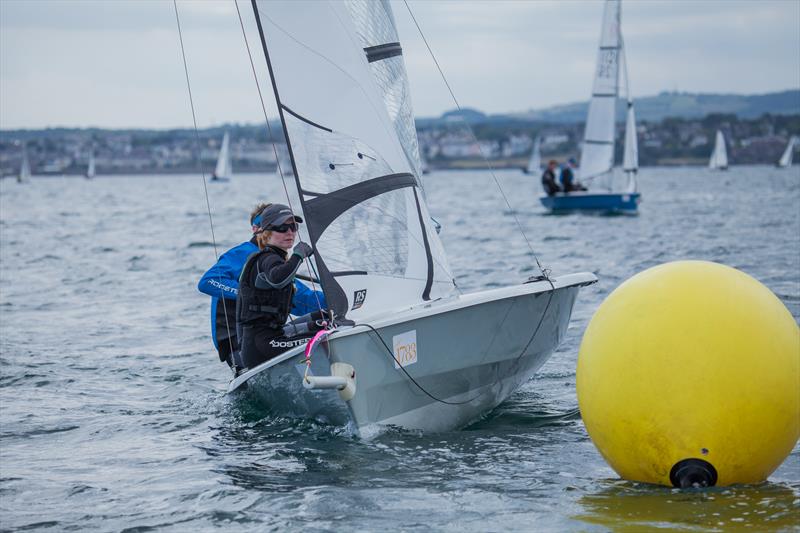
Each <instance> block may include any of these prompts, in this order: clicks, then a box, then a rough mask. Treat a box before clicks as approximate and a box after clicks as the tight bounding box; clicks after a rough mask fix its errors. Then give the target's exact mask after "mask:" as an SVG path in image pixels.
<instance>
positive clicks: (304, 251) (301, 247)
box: [292, 241, 314, 260]
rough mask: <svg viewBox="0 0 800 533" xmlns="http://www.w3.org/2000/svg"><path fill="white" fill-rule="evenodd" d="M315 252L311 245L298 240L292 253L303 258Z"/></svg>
mask: <svg viewBox="0 0 800 533" xmlns="http://www.w3.org/2000/svg"><path fill="white" fill-rule="evenodd" d="M313 254H314V249H313V248H312V247H311V245H310V244H308V243H305V242H302V241H301V242H298V243H297V246H295V247H294V250H292V255H296V256H297V257H299V258H300V259H301V260H303V259H305V258H306V257H308V256H310V255H313Z"/></svg>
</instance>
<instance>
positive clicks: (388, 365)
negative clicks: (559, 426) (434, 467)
mask: <svg viewBox="0 0 800 533" xmlns="http://www.w3.org/2000/svg"><path fill="white" fill-rule="evenodd" d="M596 280H597V279H596V278H595V276H594V275H593V274H588V273H584V274H573V275H569V276H564V277H563V278H559V279H558V280H554V281H553V283H554V287H555V290H553V289H552V288H551V286H550V284H549V283H548V282H547V281H537V282H533V283H527V284H524V285H518V286H514V287H507V288H503V289H497V290H493V291H485V292H481V293H477V294H470V295H462V296H459V297H456V298H451V299H448V300H443V301H438V302H431V303H428V304H424V305H422V306H417V307H415V308H412V309H409V310H407V311H405V312H402V313H393V314H391V315H385V316H383V317H378V318H376V319H375V320H373V321H371V323H370V326H372V328H374V329H371V328H369V327H367V326H365V325H357V326H356V327H353V328H347V329H343V330H340V331H337V332H335V333H333V334H332V335H331V336H330V337H329V341H328V342H327V343H322V344H320V345H319V346H318V347H317V348H316V349H315V351H314V353H313V355H312V365H311V373H312V374H313V375H316V376H328V375H330V365H331V363H346V364H348V365H351V366H352V367H353V368H354V369H355V373H356V393H355V396H354V397H353V398H352V399H350V400H349V401H344V400H342V399H341V398H340V396H339V393H338V392H337V391H335V390H308V389H305V388H304V387H303V383H302V376H303V372H304V370H305V358H304V355H303V348H302V347H299V348H295V349H293V350H291V351H289V352H287V353H285V354H283V355H281V356H279V357H277V358H275V359H272V360H270V361H267V362H266V363H264V364H262V365H260V366H258V367H256V368H253V369H251V370H249V371H248V372H246V373H244V374H242V375H240V376H239V377H237V378H236V379H234V380H233V381H232V382H231V383H230V386H229V392H234V391H235V392H236V393H237V394H241V395H245V396H247V397H248V404H249V405H252V404H253V401H255V402H256V404H262V405H265V406H266V407H267V408H268V409H269V411H270V412H272V413H274V414H277V415H280V416H289V417H302V418H312V419H316V420H319V421H322V422H325V423H330V424H335V425H349V426H350V427H352V428H353V429H354V430H356V432H359V433H363V432H364V430H365V429H366V428H369V427H372V426H384V425H395V426H400V427H404V428H409V429H417V430H423V431H446V430H451V429H456V428H459V427H463V426H464V425H466V424H469V423H470V422H473V421H475V420H477V419H479V418H480V417H481V416H483V415H485V414H486V413H487V412H489V411H490V410H491V409H493V408H494V407H496V406H497V405H498V404H500V403H501V402H502V401H504V400H505V399H506V398H508V396H509V395H510V394H512V393H513V392H514V391H515V390H516V389H517V388H518V387H519V386H520V385H521V384H522V383H524V382H525V381H527V380H528V379H530V378H531V377H532V376H533V374H534V373H535V372H536V371H537V370H538V369H539V368H540V367H541V366H542V365H543V364H544V362H545V361H546V360H547V359H548V357H549V356H550V354H551V353H552V352H553V351H554V350H555V348H556V347H557V346H558V344H559V343H560V341H561V340H562V339H563V337H564V334H565V333H566V330H567V327H568V325H569V319H570V316H571V313H572V307H573V304H574V302H575V298H576V297H577V293H578V290H579V288H580V287H582V286H585V285H589V284H592V283H594V282H595V281H596ZM378 335H380V338H379V337H378ZM381 339H382V341H383V342H381ZM411 340H413V341H414V348H415V353H416V361H415V362H413V363H411V364H408V365H407V366H405V367H404V368H405V370H406V371H407V372H408V374H409V375H410V376H411V378H413V379H414V380H415V381H416V383H414V381H412V379H411V378H409V375H406V374H405V373H404V372H403V371H402V370H401V369H399V367H397V365H396V364H395V359H394V358H393V354H392V352H391V350H394V349H395V346H396V345H397V342H398V341H399V342H401V343H410V341H411ZM383 343H385V345H384V344H383ZM398 353H400V352H398ZM245 385H246V386H245Z"/></svg>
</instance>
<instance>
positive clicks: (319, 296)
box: [292, 280, 328, 316]
mask: <svg viewBox="0 0 800 533" xmlns="http://www.w3.org/2000/svg"><path fill="white" fill-rule="evenodd" d="M294 287H295V289H296V291H295V293H294V299H293V300H292V314H293V315H296V316H300V315H306V314H308V313H313V312H314V311H319V308H320V306H322V308H323V309H327V308H328V303H327V302H326V301H325V295H324V294H323V293H322V291H314V290H311V289H310V288H308V286H306V285H305V284H304V283H303V282H301V281H299V280H294Z"/></svg>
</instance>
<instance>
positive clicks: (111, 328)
mask: <svg viewBox="0 0 800 533" xmlns="http://www.w3.org/2000/svg"><path fill="white" fill-rule="evenodd" d="M496 177H497V180H498V181H499V183H500V184H501V186H502V188H503V191H504V193H505V196H506V197H507V198H508V199H509V201H510V204H511V205H510V206H508V205H506V204H505V202H504V200H503V198H502V195H501V193H500V191H499V190H498V188H497V186H496V185H495V182H494V179H493V178H492V177H491V176H490V175H488V174H487V173H485V172H455V171H454V172H439V173H434V174H432V175H430V176H426V177H425V187H426V195H427V198H428V203H429V205H430V210H431V213H432V214H433V216H434V217H436V218H437V219H438V220H439V221H440V222H441V223H442V225H443V230H442V233H441V237H442V240H443V242H444V245H445V248H446V249H447V251H448V255H449V259H450V262H451V266H452V268H453V270H454V272H455V274H456V276H457V278H458V282H459V287H460V288H461V290H463V291H465V292H469V291H476V290H481V289H488V288H493V287H499V286H503V285H507V284H512V283H519V282H522V281H524V280H525V279H527V277H528V276H530V275H532V274H535V273H537V272H536V270H537V269H536V267H535V261H534V259H533V257H532V256H531V254H530V250H529V246H528V244H527V243H526V240H525V239H524V238H523V237H522V235H521V232H520V229H519V228H518V227H517V221H518V222H519V224H520V225H521V227H522V230H523V231H524V232H525V234H526V236H527V240H528V241H529V243H530V247H531V248H532V249H533V250H534V252H535V253H536V254H537V257H538V259H539V261H540V262H541V263H542V266H543V267H545V268H548V269H550V270H551V271H552V273H553V275H554V276H558V275H559V274H565V273H570V272H578V271H592V272H594V273H596V274H597V277H598V278H599V282H598V283H597V284H595V285H593V286H590V287H586V288H584V289H582V290H581V292H580V294H579V296H578V300H577V302H576V304H575V308H574V312H573V317H572V322H571V325H570V328H569V331H568V333H567V336H566V339H565V340H564V342H563V343H562V345H561V346H560V347H559V349H558V350H557V351H556V353H555V354H553V356H552V358H551V359H550V360H549V362H547V363H546V364H545V366H544V367H543V368H542V369H541V371H540V372H539V373H538V374H537V376H536V377H535V378H534V379H533V380H531V381H530V382H528V383H526V384H525V385H524V386H523V387H522V388H521V389H520V390H519V391H518V392H517V393H516V394H514V395H513V396H512V397H511V398H510V399H509V400H508V401H506V402H505V403H503V404H502V405H500V406H499V407H498V408H497V409H495V410H494V411H493V412H492V413H490V414H489V415H488V416H487V417H486V418H485V419H484V420H482V421H480V422H478V423H476V424H474V425H472V426H470V427H468V428H464V429H461V430H459V431H451V432H447V433H441V434H420V433H417V432H406V431H397V430H392V431H387V432H384V433H381V434H378V435H375V436H372V437H371V438H369V439H365V438H355V437H353V435H352V434H351V433H349V432H348V431H347V429H346V428H337V427H328V426H324V425H320V424H318V423H315V422H312V421H294V420H286V419H280V418H275V417H270V416H266V417H265V416H264V413H263V412H260V411H259V410H258V409H255V408H252V407H249V406H246V405H237V403H236V402H234V401H232V400H231V399H230V398H229V397H227V396H226V395H225V393H224V391H225V387H226V385H227V383H228V380H229V379H230V374H229V371H228V369H227V367H226V366H225V365H224V364H222V363H220V362H219V361H218V360H217V355H216V353H215V351H214V349H213V347H212V345H211V339H210V330H209V316H208V307H209V298H208V297H207V296H205V295H202V294H200V293H198V292H197V289H196V284H197V280H198V279H199V277H200V276H201V275H202V273H203V272H204V271H205V269H206V268H208V267H209V266H210V265H211V264H213V263H214V260H215V253H221V252H223V251H224V250H226V249H227V248H229V247H231V246H233V245H236V244H238V243H239V242H241V241H244V240H246V239H247V238H248V237H249V235H248V231H249V227H248V220H247V217H248V213H249V210H250V208H251V207H252V206H253V205H254V204H255V203H256V202H258V201H285V198H286V196H285V194H286V193H285V190H284V187H283V185H284V184H283V183H282V181H281V180H280V179H279V178H277V177H276V176H274V175H247V176H235V177H234V179H233V181H231V182H230V183H226V184H209V185H208V191H209V201H210V206H211V213H212V220H213V223H214V234H215V237H214V238H213V239H212V236H211V231H210V226H209V215H208V212H207V208H206V196H205V193H204V187H203V183H202V180H201V178H200V177H199V176H147V177H98V178H96V179H94V180H91V181H88V180H84V179H82V178H36V177H34V178H33V179H32V180H31V182H30V183H29V184H24V185H18V184H16V183H15V182H13V181H11V180H8V179H6V180H3V181H2V182H0V529H3V530H9V531H15V530H26V531H27V530H52V531H70V530H72V531H93V530H97V531H148V530H159V531H190V530H191V531H207V530H213V529H224V530H235V531H268V530H280V531H284V530H300V529H308V530H312V531H320V530H362V531H380V530H397V529H401V530H405V531H410V530H419V531H428V530H438V531H457V532H459V533H460V532H463V531H507V530H529V531H564V530H580V531H608V530H614V531H640V530H642V529H644V528H667V529H669V528H679V529H688V530H695V531H725V530H728V529H730V528H733V529H736V530H752V531H770V530H775V531H786V530H798V529H800V523H798V520H800V519H799V518H798V517H799V516H800V448H798V447H796V448H795V449H794V451H793V452H792V454H791V455H790V456H789V458H788V459H787V460H786V461H785V462H784V463H783V465H782V466H781V467H780V468H778V470H777V471H776V472H775V473H774V474H773V475H772V476H771V477H770V480H769V481H768V482H766V483H764V484H761V485H758V486H749V487H745V486H737V487H730V488H713V489H709V490H703V491H678V490H672V489H669V488H663V487H654V486H646V485H642V484H637V483H631V482H627V481H622V480H620V479H619V478H618V477H617V476H616V474H615V473H614V472H613V471H612V470H611V469H610V468H609V467H608V466H607V465H606V464H605V462H604V461H603V459H602V458H601V457H600V455H599V453H598V452H597V450H596V449H595V448H594V446H593V445H592V443H591V441H590V439H589V437H588V436H587V434H586V430H585V429H584V426H583V423H582V422H581V419H580V414H579V412H578V410H577V399H576V396H575V365H576V360H577V351H578V346H579V343H580V339H581V335H582V333H583V331H584V329H585V328H586V325H587V323H588V321H589V319H590V318H591V316H592V313H593V312H594V310H595V309H596V308H597V306H598V305H599V304H600V302H601V301H602V300H603V298H604V297H605V296H606V295H608V294H609V292H610V291H612V290H613V289H614V288H615V287H616V286H618V285H619V284H620V283H621V282H622V281H624V280H625V279H627V278H628V277H630V276H632V275H633V274H635V273H637V272H639V271H641V270H644V269H646V268H648V267H651V266H653V265H657V264H660V263H664V262H667V261H672V260H678V259H706V260H711V261H718V262H721V263H725V264H727V265H730V266H733V267H736V268H739V269H741V270H743V271H745V272H747V273H749V274H751V275H752V276H754V277H756V278H757V279H759V280H760V281H761V282H763V283H764V284H766V285H767V286H768V287H769V288H770V289H772V290H773V291H774V292H775V293H776V294H777V295H778V297H779V298H780V299H781V300H782V301H783V302H784V303H785V304H786V306H787V307H788V308H789V310H790V311H791V313H792V315H793V316H794V317H795V319H798V318H800V167H797V166H795V167H794V168H791V169H787V170H778V169H773V168H769V167H733V168H731V169H730V170H729V171H727V172H712V171H709V170H707V169H705V168H670V169H666V168H664V169H661V168H644V169H642V170H641V173H640V184H641V191H642V194H643V198H644V201H643V203H642V204H641V206H640V213H639V215H638V216H596V215H581V214H570V215H563V216H554V215H548V214H547V213H546V212H545V211H544V209H543V208H542V207H541V206H540V205H539V201H538V196H539V194H540V186H539V184H538V181H539V179H538V177H537V176H525V175H522V174H520V173H517V172H511V171H502V172H498V173H497V175H496ZM285 184H286V185H287V189H288V190H291V187H292V182H291V180H287V181H286V183H285ZM214 242H216V250H215V248H214ZM732 393H735V391H732ZM720 401H724V399H721V400H720ZM753 438H758V435H754V436H753Z"/></svg>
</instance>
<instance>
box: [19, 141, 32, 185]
mask: <svg viewBox="0 0 800 533" xmlns="http://www.w3.org/2000/svg"><path fill="white" fill-rule="evenodd" d="M30 179H31V163H30V161H29V160H28V147H27V145H25V144H23V145H22V163H21V164H20V166H19V174H17V183H27V182H28V181H30Z"/></svg>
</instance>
